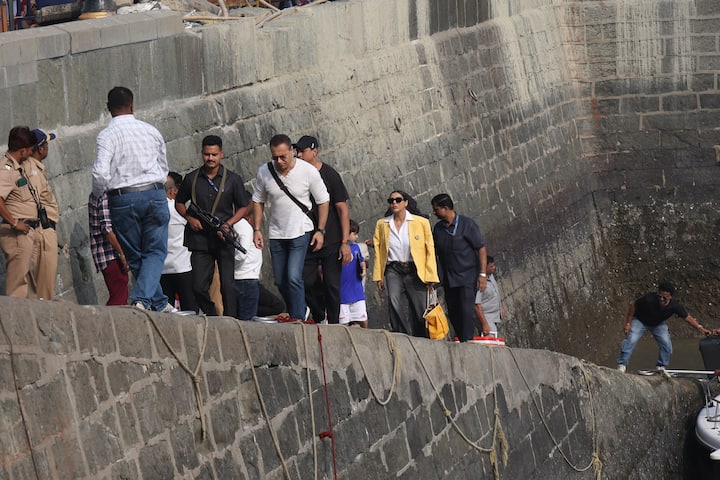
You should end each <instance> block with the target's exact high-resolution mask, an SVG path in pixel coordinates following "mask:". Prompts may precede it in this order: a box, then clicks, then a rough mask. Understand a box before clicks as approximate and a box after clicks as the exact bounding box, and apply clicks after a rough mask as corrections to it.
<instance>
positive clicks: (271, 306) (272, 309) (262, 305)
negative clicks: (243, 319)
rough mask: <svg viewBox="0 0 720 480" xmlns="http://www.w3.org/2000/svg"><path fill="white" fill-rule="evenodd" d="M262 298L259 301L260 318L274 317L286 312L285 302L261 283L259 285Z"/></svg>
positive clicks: (258, 311)
mask: <svg viewBox="0 0 720 480" xmlns="http://www.w3.org/2000/svg"><path fill="white" fill-rule="evenodd" d="M258 287H259V290H260V298H259V299H258V306H257V314H258V316H259V317H272V316H274V315H280V314H281V313H282V312H284V311H285V302H283V300H282V298H280V297H278V296H277V295H275V294H274V293H272V292H271V291H270V290H268V289H267V288H265V287H264V286H263V284H262V283H261V284H260V285H258Z"/></svg>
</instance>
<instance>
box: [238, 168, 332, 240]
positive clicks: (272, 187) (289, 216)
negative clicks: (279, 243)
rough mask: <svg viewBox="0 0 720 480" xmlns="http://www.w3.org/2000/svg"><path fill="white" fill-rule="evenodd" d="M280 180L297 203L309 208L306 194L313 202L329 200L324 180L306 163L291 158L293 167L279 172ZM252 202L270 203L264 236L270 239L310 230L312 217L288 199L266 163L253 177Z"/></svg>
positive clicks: (311, 228)
mask: <svg viewBox="0 0 720 480" xmlns="http://www.w3.org/2000/svg"><path fill="white" fill-rule="evenodd" d="M279 176H280V180H281V181H282V182H283V183H284V184H285V186H286V187H287V189H288V190H289V191H290V193H292V194H293V196H295V198H297V199H298V200H299V201H300V203H302V204H303V205H305V206H306V207H308V209H309V208H311V207H312V202H310V195H312V197H313V198H314V199H315V203H317V204H321V203H327V202H329V201H330V195H329V194H328V191H327V188H326V187H325V183H324V182H323V180H322V177H321V176H320V172H318V171H317V169H316V168H315V167H313V166H312V165H310V164H309V163H307V162H305V161H303V160H300V159H298V158H296V159H295V166H294V167H293V168H292V169H291V170H290V171H289V172H288V173H287V175H285V176H283V175H279ZM252 199H253V202H256V203H263V204H265V205H266V206H267V205H269V206H270V228H269V231H268V234H269V235H268V237H269V238H271V239H283V240H289V239H293V238H298V237H300V236H302V235H305V232H310V231H312V230H313V229H314V228H315V227H314V226H313V223H312V220H310V217H308V216H307V215H306V214H305V213H303V211H302V210H301V209H300V207H298V206H297V205H296V204H295V202H293V201H292V200H290V197H288V196H287V195H286V194H285V192H283V191H282V189H281V188H280V187H279V186H278V184H277V182H276V181H275V179H274V178H273V176H272V173H270V170H268V166H267V164H263V165H261V166H260V168H259V169H258V173H257V177H256V178H255V191H254V193H253V197H252Z"/></svg>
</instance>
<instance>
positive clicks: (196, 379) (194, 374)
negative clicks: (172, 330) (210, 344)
mask: <svg viewBox="0 0 720 480" xmlns="http://www.w3.org/2000/svg"><path fill="white" fill-rule="evenodd" d="M128 308H132V309H133V310H135V311H137V312H142V313H143V314H145V317H146V318H147V319H148V320H150V323H151V324H152V326H153V328H155V331H156V332H157V333H158V335H159V336H160V339H161V340H162V341H163V344H165V347H166V348H167V349H168V351H170V353H171V354H172V356H173V357H175V360H177V362H178V365H180V367H181V368H182V369H183V370H185V372H187V374H188V375H190V379H191V380H192V383H193V391H194V393H195V403H196V404H197V407H198V414H199V415H200V436H201V438H202V439H203V440H205V438H206V437H207V424H206V422H205V409H204V407H203V399H202V392H201V391H200V380H201V378H200V366H201V365H202V362H203V357H204V356H205V346H206V345H207V334H208V318H207V315H205V314H202V317H203V324H204V326H203V339H202V343H201V344H200V353H199V355H198V361H197V365H195V368H194V369H192V370H191V369H190V367H189V366H188V365H187V364H186V363H185V362H183V361H182V360H181V359H180V356H179V355H178V354H177V352H175V350H174V349H173V348H172V347H171V346H170V342H168V340H167V338H165V335H164V334H163V332H162V330H160V327H159V326H158V324H157V323H156V322H155V319H154V318H153V317H152V315H150V314H149V313H148V312H147V311H146V310H140V309H139V308H135V307H128Z"/></svg>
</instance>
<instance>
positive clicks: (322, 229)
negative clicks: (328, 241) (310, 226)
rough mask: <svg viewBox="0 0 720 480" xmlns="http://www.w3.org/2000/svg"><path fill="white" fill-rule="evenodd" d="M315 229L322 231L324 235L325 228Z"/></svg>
mask: <svg viewBox="0 0 720 480" xmlns="http://www.w3.org/2000/svg"><path fill="white" fill-rule="evenodd" d="M317 231H318V232H320V233H322V234H323V235H325V229H324V228H318V229H317Z"/></svg>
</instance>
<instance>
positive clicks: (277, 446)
mask: <svg viewBox="0 0 720 480" xmlns="http://www.w3.org/2000/svg"><path fill="white" fill-rule="evenodd" d="M233 320H235V323H237V326H238V328H239V329H240V336H241V337H242V340H243V345H244V346H245V351H246V352H247V356H248V362H249V363H250V371H251V372H252V377H253V382H254V383H255V391H256V392H257V396H258V401H259V402H260V410H261V411H262V414H263V418H264V419H265V423H266V424H267V428H268V431H269V432H270V438H272V441H273V446H274V447H275V452H277V455H278V458H279V459H280V463H281V464H282V468H283V473H284V474H285V478H286V479H287V480H291V478H292V477H291V476H290V469H289V468H288V465H287V462H286V461H285V457H283V454H282V450H281V449H280V440H279V439H278V436H277V432H276V431H275V429H274V428H273V426H272V421H271V418H270V415H269V414H268V411H267V406H266V405H265V399H264V398H263V394H262V390H260V381H259V380H258V377H257V372H255V362H254V360H253V357H252V351H251V349H250V342H249V341H248V339H247V335H246V334H245V330H244V329H243V326H242V320H238V319H237V318H233ZM314 429H315V426H314V424H313V430H314ZM316 468H317V467H316Z"/></svg>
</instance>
